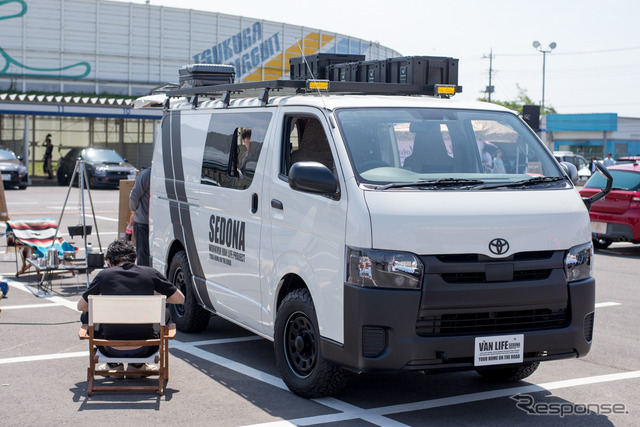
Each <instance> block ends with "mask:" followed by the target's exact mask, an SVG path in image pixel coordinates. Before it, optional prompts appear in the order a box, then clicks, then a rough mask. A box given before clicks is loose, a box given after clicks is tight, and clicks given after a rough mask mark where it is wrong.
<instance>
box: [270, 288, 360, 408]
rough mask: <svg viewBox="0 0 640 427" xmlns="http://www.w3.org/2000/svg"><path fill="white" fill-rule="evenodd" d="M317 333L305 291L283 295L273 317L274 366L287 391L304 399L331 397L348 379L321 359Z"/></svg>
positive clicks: (309, 296) (310, 302)
mask: <svg viewBox="0 0 640 427" xmlns="http://www.w3.org/2000/svg"><path fill="white" fill-rule="evenodd" d="M319 330H320V329H319V328H318V320H317V317H316V310H315V307H314V305H313V300H312V299H311V295H310V294H309V291H308V290H307V289H296V290H293V291H292V292H290V293H289V294H287V296H285V297H284V299H283V300H282V303H281V304H280V307H279V308H278V313H277V315H276V324H275V339H274V347H275V355H276V364H277V365H278V369H279V370H280V374H281V376H282V379H283V380H284V382H285V384H286V385H287V387H289V389H290V390H291V391H292V392H294V393H295V394H297V395H299V396H302V397H306V398H315V397H324V396H333V395H335V394H337V393H339V392H340V390H342V388H343V387H344V385H345V384H346V381H347V377H348V372H347V371H345V370H344V369H342V368H340V367H338V366H337V365H335V364H334V363H332V362H329V361H327V360H325V359H324V357H323V356H322V350H321V346H320V334H319Z"/></svg>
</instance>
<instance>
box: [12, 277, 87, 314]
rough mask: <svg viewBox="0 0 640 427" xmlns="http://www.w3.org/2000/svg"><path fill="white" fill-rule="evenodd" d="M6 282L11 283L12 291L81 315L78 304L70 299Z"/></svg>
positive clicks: (33, 287)
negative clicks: (41, 299) (14, 290)
mask: <svg viewBox="0 0 640 427" xmlns="http://www.w3.org/2000/svg"><path fill="white" fill-rule="evenodd" d="M5 280H6V281H7V282H8V283H9V287H10V289H11V290H13V289H16V290H19V291H22V292H27V293H29V294H32V295H35V296H37V297H39V298H44V299H46V300H48V301H51V302H52V303H56V305H62V306H64V307H67V308H70V309H71V310H74V311H76V312H78V313H79V311H78V309H77V308H76V305H77V303H75V302H72V301H69V300H68V299H65V298H62V297H59V296H56V295H51V294H48V293H46V292H39V291H38V290H37V288H36V287H35V286H27V285H24V284H23V283H20V282H14V281H13V280H7V279H5ZM3 308H4V307H3ZM7 308H8V307H7Z"/></svg>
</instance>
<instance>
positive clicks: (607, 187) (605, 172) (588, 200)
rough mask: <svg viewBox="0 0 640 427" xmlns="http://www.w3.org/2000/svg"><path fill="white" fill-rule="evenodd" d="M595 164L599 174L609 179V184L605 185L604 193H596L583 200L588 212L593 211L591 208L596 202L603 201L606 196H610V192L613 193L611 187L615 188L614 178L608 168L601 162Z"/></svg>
mask: <svg viewBox="0 0 640 427" xmlns="http://www.w3.org/2000/svg"><path fill="white" fill-rule="evenodd" d="M594 164H595V165H596V168H597V169H598V172H599V173H600V174H601V175H602V176H604V177H605V178H606V179H607V184H606V185H605V187H604V189H602V191H600V192H599V193H596V194H594V195H593V196H591V197H583V198H582V201H583V202H584V205H585V206H586V207H587V210H588V211H589V210H591V206H592V205H593V204H594V203H595V202H597V201H598V200H600V199H602V198H603V197H604V196H606V195H607V194H609V192H610V191H611V187H613V177H612V176H611V173H610V172H609V170H608V169H607V167H606V166H605V165H603V164H602V163H600V162H594Z"/></svg>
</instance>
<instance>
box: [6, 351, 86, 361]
mask: <svg viewBox="0 0 640 427" xmlns="http://www.w3.org/2000/svg"><path fill="white" fill-rule="evenodd" d="M88 356H89V350H87V351H76V352H74V353H55V354H39V355H36V356H22V357H7V358H6V359H0V365H6V364H8V363H22V362H39V361H41V360H53V359H68V358H70V357H88Z"/></svg>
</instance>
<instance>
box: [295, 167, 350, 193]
mask: <svg viewBox="0 0 640 427" xmlns="http://www.w3.org/2000/svg"><path fill="white" fill-rule="evenodd" d="M289 187H291V189H293V190H297V191H304V192H307V193H316V194H326V195H327V196H329V197H331V198H334V199H335V198H337V197H336V196H338V197H339V194H338V193H337V192H338V184H337V182H336V178H335V177H334V176H333V173H331V171H330V170H329V168H328V167H326V166H325V165H323V164H322V163H318V162H297V163H294V164H293V166H291V169H289Z"/></svg>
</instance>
